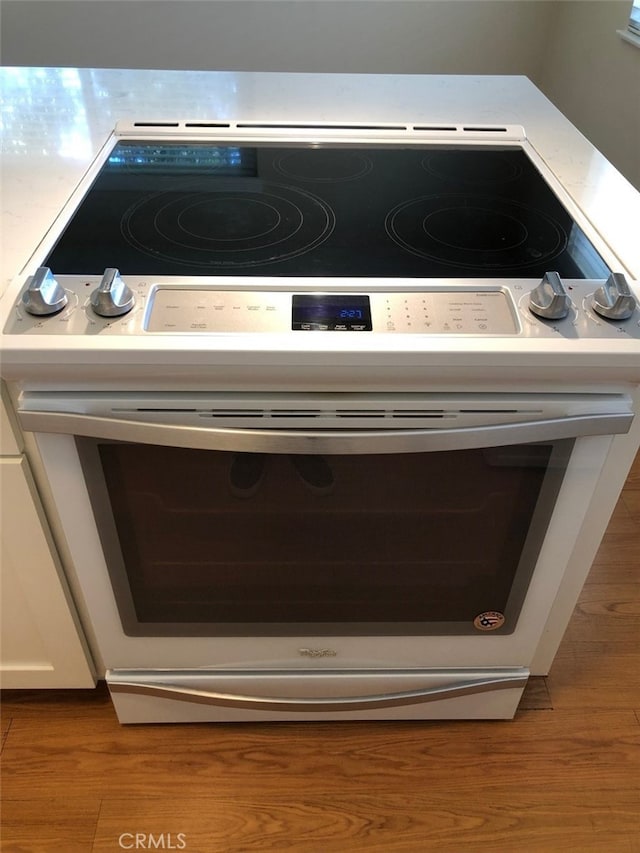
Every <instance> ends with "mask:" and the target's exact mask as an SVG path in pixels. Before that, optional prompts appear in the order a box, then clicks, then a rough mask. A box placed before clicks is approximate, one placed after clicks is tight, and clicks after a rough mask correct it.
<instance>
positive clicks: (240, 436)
mask: <svg viewBox="0 0 640 853" xmlns="http://www.w3.org/2000/svg"><path fill="white" fill-rule="evenodd" d="M19 416H20V422H21V425H22V427H23V428H24V429H25V430H28V431H31V432H51V433H62V434H66V435H78V436H87V437H90V438H101V439H107V440H112V441H127V442H138V443H142V444H158V445H165V446H171V447H188V448H194V449H196V450H225V451H231V452H238V453H244V452H246V453H294V454H296V453H301V454H319V453H323V454H333V453H348V454H353V453H416V452H429V451H443V450H444V451H446V450H466V449H472V448H477V447H500V446H506V445H511V444H523V443H527V442H535V441H555V440H558V439H562V438H577V437H580V436H589V435H618V434H623V433H627V432H628V431H629V429H630V427H631V423H632V421H633V414H632V413H630V412H617V413H612V414H608V413H607V414H594V415H574V416H569V417H562V418H549V419H546V420H545V419H541V420H534V421H524V422H521V423H507V424H493V425H490V426H474V427H460V428H458V429H455V428H454V429H411V430H394V429H386V430H374V431H367V430H344V431H336V430H330V429H328V430H322V431H314V430H301V431H295V430H275V429H274V430H270V429H264V430H257V429H235V428H224V427H208V428H207V427H195V426H185V425H182V424H166V423H153V422H147V421H139V420H127V419H125V418H111V417H100V416H96V415H85V414H79V413H68V412H45V411H28V410H26V409H21V410H20V411H19Z"/></svg>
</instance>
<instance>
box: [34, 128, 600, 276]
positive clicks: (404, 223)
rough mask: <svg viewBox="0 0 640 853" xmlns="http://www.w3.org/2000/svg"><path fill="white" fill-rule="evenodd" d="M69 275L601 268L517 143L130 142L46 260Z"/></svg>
mask: <svg viewBox="0 0 640 853" xmlns="http://www.w3.org/2000/svg"><path fill="white" fill-rule="evenodd" d="M46 264H47V266H50V267H51V268H52V269H53V270H55V272H56V273H59V274H81V275H82V274H86V275H89V274H100V273H102V272H103V271H104V269H105V268H106V267H117V268H118V269H119V270H120V272H121V273H122V274H123V275H126V274H130V275H254V276H255V275H262V276H290V275H298V276H367V277H372V276H383V277H387V276H390V277H397V276H403V277H414V276H415V277H446V278H452V277H457V278H460V277H463V278H466V277H498V278H506V277H518V278H530V277H542V276H543V275H544V273H545V272H546V271H548V270H555V271H557V272H559V273H560V275H561V276H563V277H565V278H602V277H605V276H606V275H607V274H608V267H607V266H606V264H605V263H604V261H603V260H602V258H601V257H600V255H599V254H598V253H597V251H596V249H595V248H594V247H593V246H592V245H591V243H590V242H589V240H588V239H587V237H586V236H585V234H584V232H583V231H582V230H581V229H580V228H579V227H578V225H577V224H576V223H575V222H574V221H573V219H572V218H571V216H570V215H569V214H568V212H567V211H566V210H565V208H564V207H563V205H562V204H561V203H560V201H559V200H558V198H557V197H556V195H555V194H554V193H553V192H552V190H551V189H550V187H549V186H548V185H547V183H546V181H545V180H544V178H543V177H542V175H541V174H540V173H539V172H538V171H537V169H536V168H535V166H534V165H533V163H532V162H531V160H530V159H529V158H528V157H527V155H526V154H525V152H524V151H523V150H522V149H520V148H517V147H507V146H505V147H495V148H493V147H491V148H486V147H482V148H479V147H478V148H470V147H466V146H465V147H453V146H450V147H433V146H428V147H427V146H425V147H407V148H401V147H389V148H384V147H369V148H360V147H358V148H355V147H352V146H342V147H338V146H319V147H315V146H307V147H301V146H300V147H282V146H279V147H275V146H272V145H262V146H258V147H249V146H242V147H238V146H235V145H211V144H206V143H188V144H185V143H165V142H120V143H118V144H117V145H116V147H115V148H114V149H113V151H112V153H111V156H110V157H109V159H108V161H107V163H106V164H105V166H104V167H103V168H102V170H101V172H100V173H99V175H98V177H97V179H96V180H95V182H94V183H93V185H92V186H91V188H90V190H89V192H88V193H87V195H86V196H85V198H84V200H83V201H82V203H81V204H80V206H79V207H78V209H77V211H76V213H75V214H74V216H73V218H72V220H71V222H70V223H69V225H68V226H67V228H66V229H65V231H64V232H63V234H62V236H61V237H60V239H59V240H58V243H57V244H56V246H55V247H54V249H53V250H52V252H51V253H50V254H49V257H48V258H47V260H46Z"/></svg>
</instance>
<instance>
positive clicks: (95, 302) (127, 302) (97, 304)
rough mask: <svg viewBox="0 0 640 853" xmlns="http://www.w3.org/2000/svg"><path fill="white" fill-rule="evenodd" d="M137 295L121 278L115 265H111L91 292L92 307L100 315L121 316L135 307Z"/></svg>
mask: <svg viewBox="0 0 640 853" xmlns="http://www.w3.org/2000/svg"><path fill="white" fill-rule="evenodd" d="M134 303H135V297H134V295H133V292H132V290H131V288H130V287H128V286H127V285H126V284H125V283H124V281H123V280H122V279H121V278H120V272H119V271H118V270H117V269H116V268H115V267H109V268H108V269H106V270H105V271H104V275H103V276H102V279H101V281H100V284H99V285H98V287H97V288H96V289H95V290H94V291H93V293H92V294H91V307H92V308H93V310H94V311H95V313H96V314H98V315H99V316H100V317H121V316H122V315H123V314H127V313H128V312H129V311H131V309H132V308H133V305H134Z"/></svg>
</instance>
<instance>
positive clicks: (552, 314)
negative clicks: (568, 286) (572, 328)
mask: <svg viewBox="0 0 640 853" xmlns="http://www.w3.org/2000/svg"><path fill="white" fill-rule="evenodd" d="M529 308H530V310H531V311H532V312H533V313H534V314H536V316H538V317H542V318H543V319H544V320H562V319H563V318H564V317H566V316H567V314H568V313H569V309H570V308H571V299H570V298H569V294H568V293H567V291H566V290H565V288H564V285H563V283H562V279H561V278H560V276H559V275H558V273H557V272H547V273H545V275H544V278H543V279H542V281H541V282H540V284H539V285H538V286H537V287H536V288H535V289H534V290H532V291H531V295H530V296H529Z"/></svg>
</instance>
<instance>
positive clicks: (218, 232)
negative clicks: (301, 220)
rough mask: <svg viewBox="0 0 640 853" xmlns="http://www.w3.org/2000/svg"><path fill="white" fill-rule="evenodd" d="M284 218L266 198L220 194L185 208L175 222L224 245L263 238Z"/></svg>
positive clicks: (182, 228) (186, 231) (192, 233)
mask: <svg viewBox="0 0 640 853" xmlns="http://www.w3.org/2000/svg"><path fill="white" fill-rule="evenodd" d="M281 219H282V217H281V216H280V213H279V212H278V209H277V208H276V207H275V206H274V205H273V204H269V203H268V202H266V201H262V200H260V199H257V198H251V197H248V196H246V195H245V196H244V197H243V196H242V195H239V196H232V195H230V196H225V195H223V194H221V193H220V194H216V196H215V197H214V198H212V199H207V200H204V201H196V202H194V203H193V204H192V205H189V206H187V207H184V208H183V209H182V210H181V212H180V213H179V214H178V216H177V217H176V222H177V224H178V226H179V228H180V231H182V232H183V233H184V234H187V235H189V237H195V238H197V239H199V240H208V241H210V242H212V243H215V244H218V245H220V247H222V246H224V245H225V244H226V243H233V242H237V241H248V240H255V239H258V238H260V237H264V236H266V235H267V234H270V233H271V232H272V231H273V230H274V229H276V228H277V227H278V225H279V224H280V222H281Z"/></svg>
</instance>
